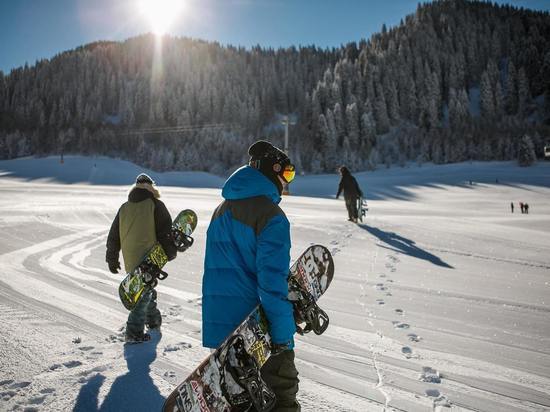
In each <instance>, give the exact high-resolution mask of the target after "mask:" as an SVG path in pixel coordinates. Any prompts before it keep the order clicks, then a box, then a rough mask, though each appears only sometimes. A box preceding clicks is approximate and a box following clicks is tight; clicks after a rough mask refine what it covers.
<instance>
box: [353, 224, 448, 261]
mask: <svg viewBox="0 0 550 412" xmlns="http://www.w3.org/2000/svg"><path fill="white" fill-rule="evenodd" d="M359 227H360V228H361V229H364V230H366V231H367V232H369V233H370V234H371V235H373V236H375V237H377V238H378V239H379V240H381V241H382V242H384V243H386V244H387V245H388V246H384V245H379V246H380V247H383V248H386V249H389V250H393V251H395V252H399V253H403V254H405V255H409V256H412V257H415V258H417V259H422V260H426V261H428V262H431V263H433V264H434V265H436V266H441V267H444V268H448V269H454V267H453V266H451V265H449V264H448V263H446V262H444V261H443V260H441V258H439V257H437V256H435V255H433V254H431V253H430V252H428V251H426V250H424V249H421V248H419V247H418V246H416V243H415V242H414V241H413V240H411V239H407V238H405V237H403V236H399V235H398V234H396V233H394V232H384V231H383V230H380V229H378V228H375V227H372V226H368V225H364V224H360V225H359Z"/></svg>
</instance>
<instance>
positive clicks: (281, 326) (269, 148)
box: [202, 140, 300, 412]
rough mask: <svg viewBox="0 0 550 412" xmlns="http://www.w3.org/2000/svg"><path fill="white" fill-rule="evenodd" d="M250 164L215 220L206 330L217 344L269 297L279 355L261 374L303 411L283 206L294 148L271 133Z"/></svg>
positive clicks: (209, 245)
mask: <svg viewBox="0 0 550 412" xmlns="http://www.w3.org/2000/svg"><path fill="white" fill-rule="evenodd" d="M248 154H249V155H250V161H249V164H248V165H246V166H243V167H241V168H240V169H238V170H237V171H236V172H235V173H233V174H232V175H231V176H230V177H229V178H228V179H227V181H226V182H225V184H224V187H223V190H222V196H223V198H224V200H223V202H222V203H221V204H220V205H219V206H218V207H217V209H216V210H215V211H214V214H213V216H212V220H211V222H210V225H209V227H208V231H207V238H206V254H205V260H204V276H203V286H202V295H203V297H202V325H203V327H202V337H203V345H204V346H205V347H207V348H217V347H218V346H219V345H220V344H221V343H222V342H223V341H224V340H225V338H226V337H227V336H228V335H229V334H230V333H231V332H233V331H234V330H235V329H236V327H237V326H238V325H239V324H240V323H241V322H242V321H243V320H244V319H245V318H246V316H247V315H248V314H249V313H250V312H251V311H252V310H253V309H254V308H255V307H256V306H257V305H258V304H261V305H262V307H263V309H264V311H265V314H266V317H267V319H268V322H269V325H270V335H271V338H272V355H274V356H271V357H270V358H269V359H268V361H267V362H266V363H265V364H264V366H263V367H262V369H261V375H262V378H263V380H264V381H265V382H266V383H267V385H268V386H269V387H270V388H271V389H272V390H273V391H274V392H275V394H276V396H277V404H276V405H275V410H277V411H288V412H290V411H299V410H300V404H299V403H298V402H297V400H296V394H297V392H298V382H299V380H298V371H297V370H296V367H295V364H294V350H293V348H294V338H293V337H294V333H295V332H296V325H295V322H294V316H293V308H292V304H291V303H290V302H289V300H288V298H287V295H288V283H287V277H288V268H289V265H290V225H289V222H288V219H287V218H286V215H285V214H284V212H283V211H282V209H281V208H280V207H279V206H278V204H279V202H280V201H281V193H282V190H283V184H284V183H290V182H291V181H292V180H293V179H294V173H295V170H294V165H292V164H291V162H290V159H289V158H288V156H287V155H286V154H285V153H284V152H283V151H281V150H279V149H277V148H276V147H274V146H273V145H271V144H270V143H268V142H266V141H262V140H260V141H258V142H256V143H254V144H253V145H252V146H250V148H249V149H248Z"/></svg>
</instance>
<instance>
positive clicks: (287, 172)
mask: <svg viewBox="0 0 550 412" xmlns="http://www.w3.org/2000/svg"><path fill="white" fill-rule="evenodd" d="M281 176H282V178H283V179H284V181H285V182H287V183H290V182H292V181H293V180H294V176H296V168H295V167H294V165H286V166H285V168H284V169H283V171H282V172H281Z"/></svg>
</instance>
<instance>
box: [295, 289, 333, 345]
mask: <svg viewBox="0 0 550 412" xmlns="http://www.w3.org/2000/svg"><path fill="white" fill-rule="evenodd" d="M289 300H290V301H291V302H292V303H293V306H294V320H295V321H296V332H298V333H299V334H300V335H304V334H306V333H309V332H311V331H313V332H314V333H315V334H316V335H322V334H323V332H324V331H326V330H327V328H328V325H329V318H328V315H327V313H326V312H325V311H324V310H323V309H321V308H320V307H319V305H317V302H315V299H314V298H313V296H312V295H311V293H309V292H308V291H306V290H303V289H302V288H300V286H299V285H298V284H297V283H296V281H294V280H292V279H291V281H290V283H289ZM304 323H305V326H301V325H302V324H304Z"/></svg>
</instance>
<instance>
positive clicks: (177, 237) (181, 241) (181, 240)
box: [172, 228, 195, 252]
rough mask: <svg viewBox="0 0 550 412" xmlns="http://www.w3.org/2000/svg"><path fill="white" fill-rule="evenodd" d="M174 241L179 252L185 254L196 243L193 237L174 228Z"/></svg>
mask: <svg viewBox="0 0 550 412" xmlns="http://www.w3.org/2000/svg"><path fill="white" fill-rule="evenodd" d="M172 240H173V242H174V244H175V245H176V249H177V250H178V252H185V251H186V250H187V249H189V248H190V247H191V246H193V242H194V241H195V240H194V239H193V238H192V237H191V236H189V235H188V234H186V233H184V232H183V231H182V230H178V229H174V228H172Z"/></svg>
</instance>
